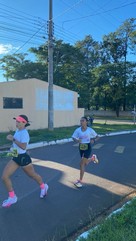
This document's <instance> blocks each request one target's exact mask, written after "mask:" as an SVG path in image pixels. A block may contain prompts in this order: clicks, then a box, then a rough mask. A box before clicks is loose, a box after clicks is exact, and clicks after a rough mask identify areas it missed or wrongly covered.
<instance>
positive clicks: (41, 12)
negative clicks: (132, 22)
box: [0, 0, 136, 81]
mask: <svg viewBox="0 0 136 241" xmlns="http://www.w3.org/2000/svg"><path fill="white" fill-rule="evenodd" d="M52 1H53V21H54V37H55V38H57V39H62V40H63V41H64V42H67V43H70V44H74V43H75V42H76V41H78V40H83V39H84V38H85V36H86V35H89V34H90V35H92V37H93V39H94V40H96V41H101V40H102V37H103V35H105V34H109V33H110V32H114V31H116V30H117V28H118V27H119V26H120V25H121V24H122V23H123V22H124V21H125V20H126V19H128V18H136V1H133V0H114V1H111V0H52ZM48 12H49V0H39V1H32V0H29V1H28V0H23V1H22V0H0V57H3V56H4V55H6V54H13V53H22V52H27V50H28V49H29V48H30V47H38V46H39V45H41V44H43V43H44V42H45V41H47V39H48V35H47V21H48V16H49V14H48ZM30 57H31V56H30ZM0 81H5V79H4V78H3V77H2V74H1V73H0Z"/></svg>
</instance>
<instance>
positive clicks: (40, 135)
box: [0, 121, 136, 146]
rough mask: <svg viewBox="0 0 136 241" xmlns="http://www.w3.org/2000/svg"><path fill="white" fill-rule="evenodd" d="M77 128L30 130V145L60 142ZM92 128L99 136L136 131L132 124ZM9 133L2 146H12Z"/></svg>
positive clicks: (0, 137)
mask: <svg viewBox="0 0 136 241" xmlns="http://www.w3.org/2000/svg"><path fill="white" fill-rule="evenodd" d="M75 128H77V126H72V127H62V128H54V130H53V131H49V130H48V129H40V130H29V134H30V138H31V139H30V143H35V142H40V141H47V142H48V141H52V140H54V141H55V140H60V139H64V138H70V137H71V135H72V133H73V131H74V130H75ZM92 128H93V129H94V130H95V131H96V132H97V133H98V134H107V133H111V132H118V131H124V130H136V125H134V124H133V123H132V124H122V123H119V124H105V123H103V121H102V123H94V124H93V126H92ZM7 134H9V133H1V134H0V146H2V145H7V144H10V142H9V141H7V139H6V136H7ZM12 134H13V133H12Z"/></svg>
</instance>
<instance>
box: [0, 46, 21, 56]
mask: <svg viewBox="0 0 136 241" xmlns="http://www.w3.org/2000/svg"><path fill="white" fill-rule="evenodd" d="M18 48H19V47H14V46H13V45H12V44H0V54H8V53H10V52H11V51H12V50H16V49H18Z"/></svg>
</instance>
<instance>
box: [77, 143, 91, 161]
mask: <svg viewBox="0 0 136 241" xmlns="http://www.w3.org/2000/svg"><path fill="white" fill-rule="evenodd" d="M91 151H92V147H91V144H90V143H84V144H81V143H80V144H79V152H80V156H81V157H85V158H89V157H90V155H91Z"/></svg>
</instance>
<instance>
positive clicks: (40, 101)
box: [0, 79, 84, 132]
mask: <svg viewBox="0 0 136 241" xmlns="http://www.w3.org/2000/svg"><path fill="white" fill-rule="evenodd" d="M53 98H54V127H55V128H56V127H66V126H74V125H77V124H78V123H79V119H80V117H81V116H83V115H84V109H81V108H78V93H77V92H74V91H71V90H68V89H65V88H62V87H59V86H56V85H54V86H53ZM20 114H25V115H27V116H28V118H29V120H30V121H31V126H30V127H29V129H43V128H48V82H45V81H41V80H39V79H23V80H18V81H10V82H1V83H0V117H1V118H0V131H1V132H7V131H9V130H14V129H15V120H13V117H16V116H18V115H20Z"/></svg>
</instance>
